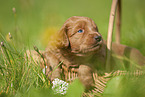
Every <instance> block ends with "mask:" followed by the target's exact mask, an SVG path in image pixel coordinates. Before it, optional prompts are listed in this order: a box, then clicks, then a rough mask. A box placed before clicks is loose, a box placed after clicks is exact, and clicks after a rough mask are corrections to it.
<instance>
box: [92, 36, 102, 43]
mask: <svg viewBox="0 0 145 97" xmlns="http://www.w3.org/2000/svg"><path fill="white" fill-rule="evenodd" d="M94 38H95V40H97V41H98V42H100V41H101V40H102V37H101V36H95V37H94Z"/></svg>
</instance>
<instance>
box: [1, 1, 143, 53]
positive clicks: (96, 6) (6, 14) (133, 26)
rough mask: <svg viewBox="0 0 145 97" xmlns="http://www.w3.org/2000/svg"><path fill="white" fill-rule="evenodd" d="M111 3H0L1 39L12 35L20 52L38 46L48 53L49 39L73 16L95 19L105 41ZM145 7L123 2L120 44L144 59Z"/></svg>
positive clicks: (140, 3) (135, 2)
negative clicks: (138, 51) (140, 54)
mask: <svg viewBox="0 0 145 97" xmlns="http://www.w3.org/2000/svg"><path fill="white" fill-rule="evenodd" d="M111 3H112V0H0V33H1V35H0V40H1V41H2V36H4V37H5V38H6V39H7V36H8V32H11V34H12V36H13V39H14V40H16V42H17V44H18V47H19V48H21V47H24V46H29V47H30V48H31V47H33V45H36V46H38V47H39V48H40V49H45V47H46V45H47V42H48V40H47V38H48V37H49V36H50V35H51V34H53V33H55V32H56V31H57V30H58V29H59V28H60V27H61V26H62V25H63V23H64V22H65V20H66V19H68V18H69V17H71V16H86V17H90V18H92V19H93V20H94V21H95V23H96V24H97V25H98V28H99V32H100V33H102V35H103V37H104V39H105V40H106V38H107V30H108V22H109V15H110V9H111ZM144 4H145V0H122V29H121V43H122V44H125V45H128V46H131V47H135V48H137V49H139V50H140V51H141V52H142V53H143V54H144V55H145V45H144V43H145V11H144V10H145V6H144ZM12 8H15V9H16V14H14V13H13V11H12ZM7 41H8V39H7ZM113 41H114V35H113Z"/></svg>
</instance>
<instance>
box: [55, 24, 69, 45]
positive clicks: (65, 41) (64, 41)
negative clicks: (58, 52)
mask: <svg viewBox="0 0 145 97" xmlns="http://www.w3.org/2000/svg"><path fill="white" fill-rule="evenodd" d="M58 35H59V37H58V38H59V42H60V43H61V46H62V47H65V48H67V47H68V46H69V38H68V27H67V25H66V24H64V25H63V26H62V28H61V29H60V31H59V33H58Z"/></svg>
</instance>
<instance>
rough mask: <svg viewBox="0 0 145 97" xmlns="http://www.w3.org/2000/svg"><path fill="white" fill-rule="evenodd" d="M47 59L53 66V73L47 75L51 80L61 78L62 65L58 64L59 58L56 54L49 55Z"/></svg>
mask: <svg viewBox="0 0 145 97" xmlns="http://www.w3.org/2000/svg"><path fill="white" fill-rule="evenodd" d="M47 61H48V64H49V65H50V67H51V75H49V74H46V75H48V77H50V79H51V80H54V79H55V78H59V79H61V69H60V66H58V65H59V60H58V59H57V58H56V57H55V56H53V55H50V56H49V57H47Z"/></svg>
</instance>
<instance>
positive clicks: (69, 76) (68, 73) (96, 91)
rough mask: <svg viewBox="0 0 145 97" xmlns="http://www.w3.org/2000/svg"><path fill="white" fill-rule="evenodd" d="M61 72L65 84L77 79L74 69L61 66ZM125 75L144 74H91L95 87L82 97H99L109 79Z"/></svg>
mask: <svg viewBox="0 0 145 97" xmlns="http://www.w3.org/2000/svg"><path fill="white" fill-rule="evenodd" d="M62 71H63V72H64V76H65V78H64V80H65V81H67V82H70V83H71V82H72V81H73V80H74V79H76V78H78V76H77V71H76V68H69V69H67V68H66V67H65V66H63V65H62ZM127 75H129V76H132V77H138V76H142V75H145V73H144V72H143V71H141V70H136V71H121V70H117V71H114V72H111V73H104V75H103V76H98V74H97V73H93V78H94V81H95V87H94V88H93V89H92V90H90V91H89V92H87V93H85V92H84V93H83V95H82V96H83V97H94V96H95V97H96V96H97V97H99V96H101V95H102V93H103V92H104V89H105V87H106V84H107V82H108V81H109V80H110V79H111V78H113V77H115V76H127Z"/></svg>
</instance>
